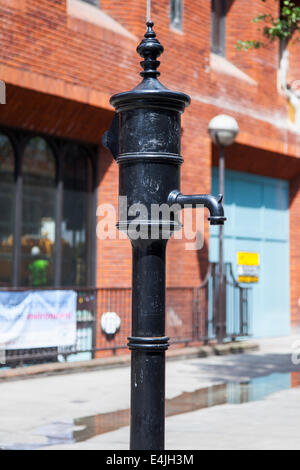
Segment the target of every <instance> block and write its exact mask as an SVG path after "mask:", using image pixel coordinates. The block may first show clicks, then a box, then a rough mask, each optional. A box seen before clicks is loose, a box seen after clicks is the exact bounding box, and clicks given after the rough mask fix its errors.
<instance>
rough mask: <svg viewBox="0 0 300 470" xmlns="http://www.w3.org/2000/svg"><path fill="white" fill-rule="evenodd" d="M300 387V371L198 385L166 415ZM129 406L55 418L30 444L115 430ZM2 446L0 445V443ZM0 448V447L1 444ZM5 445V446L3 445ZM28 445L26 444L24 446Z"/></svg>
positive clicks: (170, 406) (125, 421)
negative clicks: (66, 418) (62, 419)
mask: <svg viewBox="0 0 300 470" xmlns="http://www.w3.org/2000/svg"><path fill="white" fill-rule="evenodd" d="M295 387H300V372H292V373H285V374H280V373H276V374H271V375H268V376H264V377H257V378H255V379H252V380H251V381H249V382H241V383H240V382H229V383H225V384H220V385H212V386H210V387H207V388H200V389H199V390H195V391H193V392H184V393H182V394H181V395H178V396H176V397H174V398H171V399H167V400H166V416H174V415H179V414H183V413H189V412H191V411H196V410H201V409H204V408H210V407H213V406H218V405H224V404H241V403H247V402H250V401H257V400H262V399H264V398H265V397H267V396H268V395H270V394H271V393H274V392H278V391H280V390H287V389H289V388H295ZM129 417H130V411H129V409H126V410H120V411H113V412H110V413H102V414H98V415H94V416H86V417H84V418H78V419H75V420H73V421H65V422H56V423H52V424H50V425H49V426H45V427H43V428H39V429H37V430H36V433H35V434H37V435H40V436H44V437H45V438H46V439H47V444H44V445H41V444H40V445H38V444H37V445H36V446H32V447H35V448H37V447H44V446H51V445H57V444H73V443H75V442H82V441H86V440H87V439H90V438H92V437H94V436H98V435H100V434H104V433H107V432H111V431H115V430H117V429H119V428H121V427H123V426H128V425H129ZM0 448H1V446H0ZM2 448H3V447H2ZM5 448H8V447H7V446H5ZM10 448H14V449H20V448H25V447H24V444H15V445H14V446H11V447H10ZM27 449H28V446H27Z"/></svg>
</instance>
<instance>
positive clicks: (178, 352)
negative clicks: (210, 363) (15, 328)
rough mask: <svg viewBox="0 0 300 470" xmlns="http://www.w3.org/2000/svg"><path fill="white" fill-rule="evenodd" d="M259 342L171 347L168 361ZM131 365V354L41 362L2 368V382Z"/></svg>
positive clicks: (234, 350)
mask: <svg viewBox="0 0 300 470" xmlns="http://www.w3.org/2000/svg"><path fill="white" fill-rule="evenodd" d="M258 349H259V345H258V343H255V342H250V341H239V342H235V343H226V344H222V345H220V344H219V345H212V346H194V347H186V348H180V349H173V350H172V349H171V350H169V351H168V352H167V361H175V360H179V359H189V358H193V357H208V356H213V355H225V354H242V353H244V352H248V351H257V350H258ZM129 365H130V355H129V354H124V355H121V356H114V357H103V358H98V359H91V360H89V361H80V362H63V363H60V362H56V363H50V364H39V365H34V366H28V367H22V368H21V367H20V368H16V369H9V370H3V371H1V370H0V382H7V381H12V380H24V379H31V378H35V377H40V376H43V375H45V376H50V375H59V374H70V373H76V372H83V371H91V370H99V369H105V368H115V367H126V366H129Z"/></svg>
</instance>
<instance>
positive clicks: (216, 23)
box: [211, 0, 227, 57]
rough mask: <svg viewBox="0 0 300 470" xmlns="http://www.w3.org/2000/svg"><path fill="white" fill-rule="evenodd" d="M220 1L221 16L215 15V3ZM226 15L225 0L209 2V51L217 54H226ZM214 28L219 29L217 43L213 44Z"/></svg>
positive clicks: (223, 55)
mask: <svg viewBox="0 0 300 470" xmlns="http://www.w3.org/2000/svg"><path fill="white" fill-rule="evenodd" d="M217 2H218V3H220V9H221V17H220V18H218V17H217V16H216V3H217ZM226 15H227V0H212V2H211V52H213V53H214V54H217V55H219V56H222V57H225V55H226ZM216 28H218V30H219V44H215V32H216Z"/></svg>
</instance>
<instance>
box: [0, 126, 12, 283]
mask: <svg viewBox="0 0 300 470" xmlns="http://www.w3.org/2000/svg"><path fill="white" fill-rule="evenodd" d="M14 168H15V162H14V150H13V147H12V145H11V143H10V140H9V139H8V137H6V136H5V135H4V134H0V287H5V286H10V285H11V283H12V275H13V269H12V267H13V238H14V235H13V234H14V206H15V177H14V171H15V170H14Z"/></svg>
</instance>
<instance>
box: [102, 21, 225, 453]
mask: <svg viewBox="0 0 300 470" xmlns="http://www.w3.org/2000/svg"><path fill="white" fill-rule="evenodd" d="M163 51H164V48H163V46H162V45H161V44H160V42H159V41H158V40H157V39H156V34H155V32H154V31H153V23H152V22H151V21H148V22H147V32H146V34H145V39H143V41H142V42H141V44H140V45H139V46H138V48H137V52H138V53H139V54H140V55H141V56H142V58H143V61H142V62H141V65H142V67H143V69H144V70H143V71H142V72H141V76H142V77H143V80H142V82H141V83H140V84H139V85H137V86H136V87H135V88H134V89H133V90H131V91H128V92H124V93H118V94H116V95H114V96H112V98H111V100H110V103H111V104H112V106H114V108H115V109H116V114H115V117H114V119H113V122H112V125H111V128H110V130H109V131H108V132H107V133H106V134H105V136H104V140H103V143H104V145H105V146H106V147H108V148H109V149H110V151H111V153H112V155H113V156H114V158H115V160H116V162H117V164H118V165H119V169H120V171H119V195H120V196H122V197H123V198H125V200H126V203H125V205H126V208H125V209H126V211H124V213H123V210H122V211H120V210H119V222H118V228H119V230H122V231H124V232H125V233H126V234H127V236H128V237H129V239H130V241H131V245H132V252H133V256H132V333H131V336H130V337H129V338H128V340H129V342H128V347H129V349H130V350H131V358H132V359H131V414H130V449H131V450H162V449H164V423H165V351H166V350H167V349H168V341H169V338H168V337H167V336H166V335H165V295H166V293H165V290H166V275H165V274H166V247H167V242H168V239H169V238H170V237H171V236H172V234H173V233H174V232H175V230H180V229H181V224H180V222H179V220H178V218H177V217H176V214H175V217H173V218H170V214H167V215H166V213H165V211H163V212H161V213H160V214H158V213H157V214H156V215H153V216H152V208H153V206H156V207H157V206H159V207H162V205H164V206H168V207H169V208H172V207H174V206H173V205H176V207H178V208H179V209H178V211H179V210H180V209H181V208H182V207H183V206H184V205H185V204H190V205H192V207H196V206H197V204H203V205H204V206H205V207H206V208H208V210H209V212H210V217H209V221H210V223H211V224H213V225H220V224H223V223H224V221H225V220H226V219H225V217H224V211H223V206H222V197H219V198H215V197H214V196H211V195H201V194H200V195H192V196H186V195H183V194H181V192H180V166H181V164H182V163H183V159H182V157H181V154H180V147H181V145H180V141H181V135H180V130H181V114H182V113H183V112H184V110H185V108H186V107H187V106H188V105H189V104H190V97H189V96H187V95H186V94H184V93H181V92H177V91H171V90H169V89H167V88H166V87H165V86H164V85H162V83H161V82H160V81H159V80H158V76H159V75H160V73H159V72H158V71H157V68H158V67H159V65H160V62H159V61H158V60H157V59H158V57H159V56H160V55H161V54H162V53H163ZM133 209H134V211H133ZM136 210H137V211H138V212H139V217H138V220H137V221H136V218H135V217H136ZM135 227H139V230H140V234H141V236H139V237H137V236H136V235H137V232H136V230H135Z"/></svg>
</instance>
